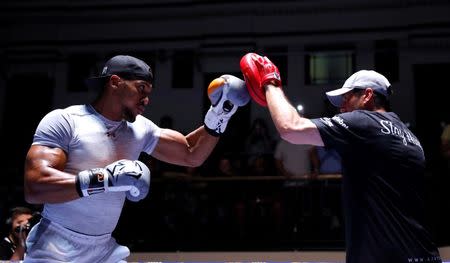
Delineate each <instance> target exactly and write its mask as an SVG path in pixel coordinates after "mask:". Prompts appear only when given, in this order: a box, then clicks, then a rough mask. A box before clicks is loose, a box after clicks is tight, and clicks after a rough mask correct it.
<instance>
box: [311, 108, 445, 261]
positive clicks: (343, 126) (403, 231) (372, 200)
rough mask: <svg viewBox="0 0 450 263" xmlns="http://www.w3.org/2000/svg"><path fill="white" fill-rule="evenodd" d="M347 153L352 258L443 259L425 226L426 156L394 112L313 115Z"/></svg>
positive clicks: (330, 141)
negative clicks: (322, 116)
mask: <svg viewBox="0 0 450 263" xmlns="http://www.w3.org/2000/svg"><path fill="white" fill-rule="evenodd" d="M312 121H313V123H314V124H316V126H317V128H318V129H319V132H320V135H321V137H322V140H323V142H324V144H325V146H328V147H332V148H334V149H336V150H337V151H338V152H339V154H340V155H341V157H342V174H343V191H342V193H343V207H344V214H345V235H346V253H347V262H348V263H356V262H358V263H359V262H367V263H370V262H374V263H380V262H383V263H390V262H395V263H400V262H405V263H407V262H441V259H440V256H439V252H438V250H437V248H436V246H435V244H434V243H433V242H432V240H431V237H430V234H429V232H428V231H427V230H426V229H425V227H424V213H425V212H424V189H423V187H424V169H425V156H424V153H423V149H422V147H421V145H420V143H419V141H418V139H417V138H416V136H415V135H414V134H413V133H412V132H411V131H410V130H409V129H408V128H407V127H406V125H405V124H404V123H403V122H401V121H400V119H399V118H398V116H397V115H396V114H395V113H392V112H385V113H381V112H373V111H364V110H356V111H353V112H348V113H342V114H338V115H336V116H334V117H333V118H320V119H313V120H312Z"/></svg>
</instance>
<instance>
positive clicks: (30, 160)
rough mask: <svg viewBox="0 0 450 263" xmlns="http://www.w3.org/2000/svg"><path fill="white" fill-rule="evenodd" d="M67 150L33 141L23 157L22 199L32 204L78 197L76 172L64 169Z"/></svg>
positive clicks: (63, 200) (57, 201)
mask: <svg viewBox="0 0 450 263" xmlns="http://www.w3.org/2000/svg"><path fill="white" fill-rule="evenodd" d="M66 161H67V157H66V154H65V153H64V151H63V150H61V149H59V148H50V147H47V146H41V145H33V146H31V147H30V149H29V151H28V154H27V156H26V160H25V178H24V179H25V180H24V184H25V185H24V186H25V200H26V201H27V202H28V203H32V204H42V203H59V202H66V201H70V200H74V199H77V198H79V195H78V193H77V191H76V188H75V175H73V174H69V173H65V172H63V170H64V167H65V164H66Z"/></svg>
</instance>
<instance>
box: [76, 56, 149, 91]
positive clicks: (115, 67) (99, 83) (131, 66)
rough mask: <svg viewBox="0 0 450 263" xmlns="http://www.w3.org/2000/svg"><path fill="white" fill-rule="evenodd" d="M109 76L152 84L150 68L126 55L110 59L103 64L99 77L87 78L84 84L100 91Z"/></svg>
mask: <svg viewBox="0 0 450 263" xmlns="http://www.w3.org/2000/svg"><path fill="white" fill-rule="evenodd" d="M111 75H118V76H119V77H121V78H124V79H127V80H145V81H148V82H150V83H152V82H153V73H152V69H151V68H150V66H149V65H147V63H145V62H144V61H142V60H140V59H138V58H135V57H132V56H128V55H117V56H114V57H112V58H111V59H109V60H108V61H107V62H106V63H105V66H104V67H103V70H102V73H101V74H100V76H97V77H91V78H88V79H86V81H85V82H86V85H87V86H88V87H89V88H93V89H101V88H103V86H104V85H105V83H106V81H108V80H109V77H111Z"/></svg>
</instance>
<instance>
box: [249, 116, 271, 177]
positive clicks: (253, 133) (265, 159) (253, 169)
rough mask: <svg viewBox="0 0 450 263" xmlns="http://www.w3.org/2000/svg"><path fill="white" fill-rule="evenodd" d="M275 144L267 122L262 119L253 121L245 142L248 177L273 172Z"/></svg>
mask: <svg viewBox="0 0 450 263" xmlns="http://www.w3.org/2000/svg"><path fill="white" fill-rule="evenodd" d="M275 144H276V141H275V140H274V139H273V137H272V136H271V134H270V132H269V128H268V126H267V123H266V121H265V120H264V119H262V118H257V119H255V120H253V123H252V126H251V127H250V133H249V135H248V137H247V139H246V142H245V152H246V155H247V168H248V175H269V173H271V172H272V169H271V164H272V163H273V153H274V148H275Z"/></svg>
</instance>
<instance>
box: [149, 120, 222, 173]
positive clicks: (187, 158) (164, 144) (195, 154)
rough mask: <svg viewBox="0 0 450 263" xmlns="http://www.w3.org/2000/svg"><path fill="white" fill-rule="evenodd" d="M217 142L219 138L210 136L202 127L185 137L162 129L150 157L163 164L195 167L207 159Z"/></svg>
mask: <svg viewBox="0 0 450 263" xmlns="http://www.w3.org/2000/svg"><path fill="white" fill-rule="evenodd" d="M218 141H219V137H214V136H211V135H210V134H209V133H208V132H207V131H206V130H205V128H204V127H203V126H201V127H199V128H197V129H196V130H194V131H193V132H191V133H189V134H188V135H187V136H184V135H183V134H181V133H179V132H177V131H174V130H170V129H163V130H162V131H161V137H160V138H159V142H158V144H157V145H156V147H155V150H154V151H153V153H152V155H153V156H154V157H155V158H157V159H159V160H161V161H164V162H168V163H172V164H176V165H182V166H189V167H196V166H200V165H201V164H202V163H203V162H204V161H205V160H206V159H207V158H208V156H209V155H210V153H211V152H212V150H213V149H214V147H215V146H216V144H217V142H218Z"/></svg>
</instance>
